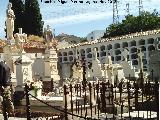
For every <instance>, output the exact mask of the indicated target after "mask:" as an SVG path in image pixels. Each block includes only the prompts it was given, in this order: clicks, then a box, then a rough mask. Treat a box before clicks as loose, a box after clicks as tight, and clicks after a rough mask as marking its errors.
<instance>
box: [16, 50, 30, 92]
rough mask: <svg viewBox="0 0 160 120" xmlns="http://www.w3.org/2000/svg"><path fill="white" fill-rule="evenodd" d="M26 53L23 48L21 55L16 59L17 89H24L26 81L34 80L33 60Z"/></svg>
mask: <svg viewBox="0 0 160 120" xmlns="http://www.w3.org/2000/svg"><path fill="white" fill-rule="evenodd" d="M25 54H26V52H25V51H24V50H23V51H22V53H21V55H20V57H19V58H18V59H17V60H16V61H17V62H16V63H17V64H16V77H17V86H16V91H23V87H24V85H25V84H26V83H30V82H33V79H32V66H31V64H32V60H31V59H30V58H29V57H27V56H26V55H25Z"/></svg>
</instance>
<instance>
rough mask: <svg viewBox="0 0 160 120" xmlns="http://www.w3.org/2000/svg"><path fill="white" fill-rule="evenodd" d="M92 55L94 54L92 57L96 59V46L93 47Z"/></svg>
mask: <svg viewBox="0 0 160 120" xmlns="http://www.w3.org/2000/svg"><path fill="white" fill-rule="evenodd" d="M93 55H94V59H95V60H97V50H96V48H93Z"/></svg>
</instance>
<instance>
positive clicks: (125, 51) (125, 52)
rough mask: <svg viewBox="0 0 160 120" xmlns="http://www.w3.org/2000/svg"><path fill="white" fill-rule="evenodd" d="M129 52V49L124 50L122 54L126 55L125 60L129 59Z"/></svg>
mask: <svg viewBox="0 0 160 120" xmlns="http://www.w3.org/2000/svg"><path fill="white" fill-rule="evenodd" d="M128 54H129V52H128V50H127V49H124V51H123V52H122V55H123V57H124V61H127V56H128Z"/></svg>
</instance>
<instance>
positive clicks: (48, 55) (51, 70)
mask: <svg viewBox="0 0 160 120" xmlns="http://www.w3.org/2000/svg"><path fill="white" fill-rule="evenodd" d="M57 62H58V57H57V52H56V50H55V49H54V48H47V49H46V50H45V56H44V66H45V67H44V68H45V71H44V80H43V90H44V91H48V90H49V89H50V88H51V86H50V85H51V79H53V82H58V83H59V80H60V76H59V75H58V69H57ZM49 91H51V90H49Z"/></svg>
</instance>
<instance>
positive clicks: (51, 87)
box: [50, 78, 53, 92]
mask: <svg viewBox="0 0 160 120" xmlns="http://www.w3.org/2000/svg"><path fill="white" fill-rule="evenodd" d="M50 91H51V92H53V78H51V89H50Z"/></svg>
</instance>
